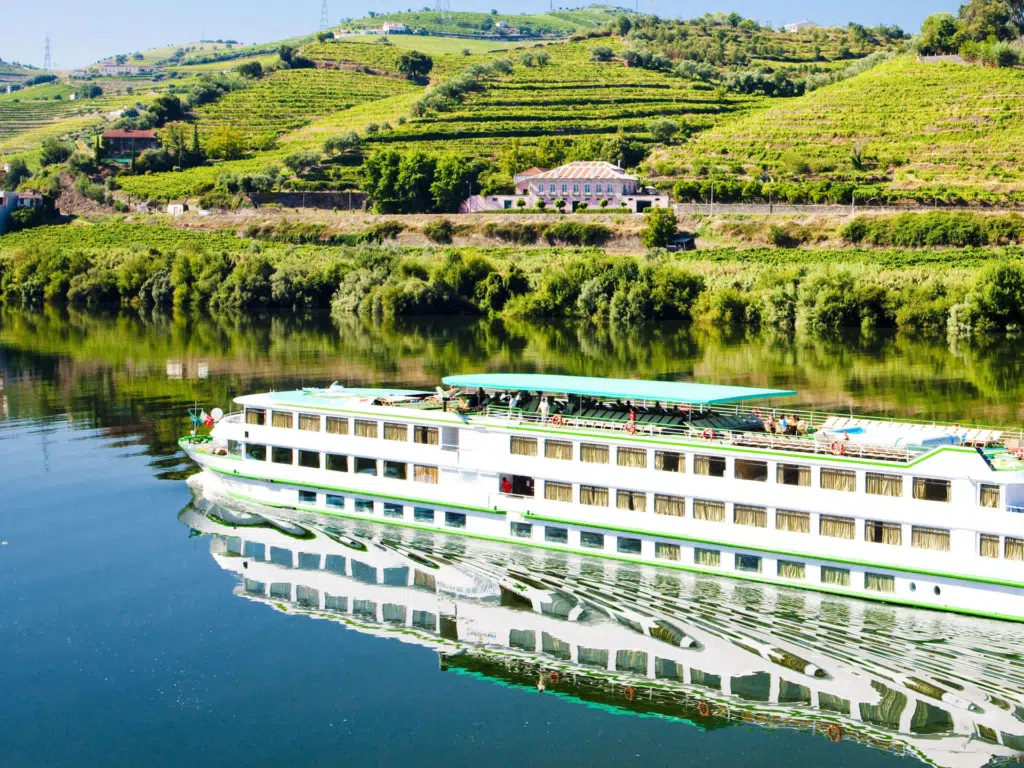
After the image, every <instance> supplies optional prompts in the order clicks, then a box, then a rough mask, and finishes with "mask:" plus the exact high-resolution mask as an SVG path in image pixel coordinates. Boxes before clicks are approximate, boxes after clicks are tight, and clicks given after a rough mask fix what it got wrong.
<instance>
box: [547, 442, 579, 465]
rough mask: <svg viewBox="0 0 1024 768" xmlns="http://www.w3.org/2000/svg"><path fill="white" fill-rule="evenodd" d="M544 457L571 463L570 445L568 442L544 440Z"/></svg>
mask: <svg viewBox="0 0 1024 768" xmlns="http://www.w3.org/2000/svg"><path fill="white" fill-rule="evenodd" d="M544 456H545V457H546V458H548V459H561V460H563V461H572V443H571V442H569V441H568V440H545V441H544Z"/></svg>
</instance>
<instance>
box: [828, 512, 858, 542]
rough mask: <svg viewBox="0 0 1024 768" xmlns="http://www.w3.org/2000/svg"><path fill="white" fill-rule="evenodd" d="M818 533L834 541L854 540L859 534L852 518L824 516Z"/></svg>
mask: <svg viewBox="0 0 1024 768" xmlns="http://www.w3.org/2000/svg"><path fill="white" fill-rule="evenodd" d="M818 533H819V534H821V535H822V536H831V537H832V538H834V539H853V538H854V537H855V536H856V533H857V523H856V521H855V520H854V519H853V518H852V517H838V516H836V515H822V516H821V518H820V519H819V521H818Z"/></svg>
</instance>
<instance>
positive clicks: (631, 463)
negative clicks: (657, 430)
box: [617, 448, 647, 469]
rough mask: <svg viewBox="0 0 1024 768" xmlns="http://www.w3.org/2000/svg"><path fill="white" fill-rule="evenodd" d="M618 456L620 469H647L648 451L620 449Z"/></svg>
mask: <svg viewBox="0 0 1024 768" xmlns="http://www.w3.org/2000/svg"><path fill="white" fill-rule="evenodd" d="M617 454H618V464H619V466H620V467H634V468H636V469H646V468H647V450H646V449H645V448H619V449H618V451H617Z"/></svg>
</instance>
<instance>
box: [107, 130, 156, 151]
mask: <svg viewBox="0 0 1024 768" xmlns="http://www.w3.org/2000/svg"><path fill="white" fill-rule="evenodd" d="M103 146H104V147H105V148H106V150H107V152H109V153H110V154H111V155H113V156H114V157H132V156H134V155H137V154H139V153H140V152H143V151H145V150H147V149H156V148H157V147H159V146H160V140H159V139H158V138H157V136H156V131H153V130H136V129H134V128H115V129H114V130H110V131H104V132H103Z"/></svg>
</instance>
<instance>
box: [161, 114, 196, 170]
mask: <svg viewBox="0 0 1024 768" xmlns="http://www.w3.org/2000/svg"><path fill="white" fill-rule="evenodd" d="M189 133H190V132H189V130H188V126H187V125H186V124H185V123H182V122H175V123H168V124H167V125H165V126H164V127H163V128H162V129H161V130H160V134H159V135H160V143H161V144H162V145H163V147H164V148H165V149H167V150H168V151H169V152H170V153H171V154H173V155H174V156H176V157H179V158H180V157H183V156H184V155H187V154H188V144H189V139H190V136H189ZM178 165H181V163H178Z"/></svg>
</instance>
